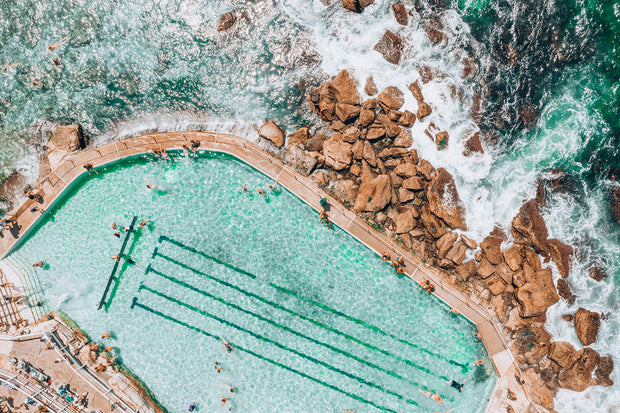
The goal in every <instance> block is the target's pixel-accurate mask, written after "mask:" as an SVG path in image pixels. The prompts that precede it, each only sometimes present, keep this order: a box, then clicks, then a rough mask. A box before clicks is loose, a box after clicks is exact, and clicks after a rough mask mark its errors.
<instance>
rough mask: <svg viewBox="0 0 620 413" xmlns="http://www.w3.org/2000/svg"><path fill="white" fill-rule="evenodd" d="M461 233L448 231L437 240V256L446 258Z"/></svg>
mask: <svg viewBox="0 0 620 413" xmlns="http://www.w3.org/2000/svg"><path fill="white" fill-rule="evenodd" d="M458 237H459V235H458V234H457V233H455V232H452V231H448V232H446V233H445V234H444V235H443V236H442V237H441V238H439V239H438V240H437V256H438V257H439V258H445V257H446V253H447V252H448V251H449V250H450V248H452V246H453V245H454V243H455V242H456V240H457V239H458Z"/></svg>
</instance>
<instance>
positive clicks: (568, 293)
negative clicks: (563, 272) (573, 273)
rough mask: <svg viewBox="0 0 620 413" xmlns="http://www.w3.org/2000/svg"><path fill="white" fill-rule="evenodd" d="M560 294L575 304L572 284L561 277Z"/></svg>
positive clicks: (559, 283) (559, 281) (558, 284)
mask: <svg viewBox="0 0 620 413" xmlns="http://www.w3.org/2000/svg"><path fill="white" fill-rule="evenodd" d="M557 287H558V294H559V295H560V297H562V298H563V299H565V300H566V302H567V303H569V304H575V299H576V298H577V297H575V294H573V292H572V290H571V287H570V284H569V283H568V281H566V280H565V279H563V278H560V279H559V280H558V283H557Z"/></svg>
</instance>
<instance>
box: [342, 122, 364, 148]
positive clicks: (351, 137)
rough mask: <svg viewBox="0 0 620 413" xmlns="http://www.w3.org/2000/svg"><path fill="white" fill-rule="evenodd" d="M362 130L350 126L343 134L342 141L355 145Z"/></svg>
mask: <svg viewBox="0 0 620 413" xmlns="http://www.w3.org/2000/svg"><path fill="white" fill-rule="evenodd" d="M360 135H361V134H360V130H359V129H357V128H356V127H355V126H350V127H349V128H347V129H345V131H344V132H343V133H342V140H343V141H344V142H347V143H351V144H354V143H355V142H357V140H358V139H359V138H360Z"/></svg>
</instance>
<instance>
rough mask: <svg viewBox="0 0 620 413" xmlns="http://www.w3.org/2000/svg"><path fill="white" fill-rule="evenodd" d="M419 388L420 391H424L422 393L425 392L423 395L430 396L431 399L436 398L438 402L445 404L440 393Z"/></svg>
mask: <svg viewBox="0 0 620 413" xmlns="http://www.w3.org/2000/svg"><path fill="white" fill-rule="evenodd" d="M419 390H420V393H422V394H423V395H425V396H426V397H429V398H431V399H433V400H435V401H436V402H437V403H440V404H445V403H444V402H443V401H442V400H441V397H440V396H439V395H438V394H435V393H431V392H428V391H424V390H422V389H419Z"/></svg>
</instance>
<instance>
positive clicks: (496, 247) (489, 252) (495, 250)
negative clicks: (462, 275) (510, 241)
mask: <svg viewBox="0 0 620 413" xmlns="http://www.w3.org/2000/svg"><path fill="white" fill-rule="evenodd" d="M501 246H502V239H501V238H498V237H494V236H492V235H489V236H488V237H486V238H485V239H483V240H482V242H481V243H480V248H481V249H482V251H483V252H484V256H485V257H486V258H487V260H489V262H490V263H491V264H493V265H498V264H501V263H502V262H503V261H504V256H503V254H502V250H501Z"/></svg>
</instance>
